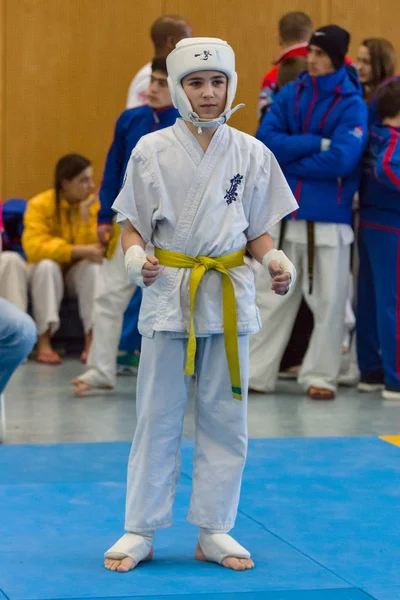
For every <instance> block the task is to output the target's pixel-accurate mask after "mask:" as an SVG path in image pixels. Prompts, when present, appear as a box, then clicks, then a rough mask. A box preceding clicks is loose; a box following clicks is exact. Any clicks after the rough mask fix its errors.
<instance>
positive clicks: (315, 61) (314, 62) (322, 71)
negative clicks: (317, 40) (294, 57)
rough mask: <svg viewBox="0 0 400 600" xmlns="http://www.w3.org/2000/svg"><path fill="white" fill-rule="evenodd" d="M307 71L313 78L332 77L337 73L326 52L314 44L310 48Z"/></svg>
mask: <svg viewBox="0 0 400 600" xmlns="http://www.w3.org/2000/svg"><path fill="white" fill-rule="evenodd" d="M307 69H308V72H309V74H310V75H311V77H319V76H321V75H331V73H334V72H335V67H334V66H333V63H332V61H331V59H330V58H329V56H328V55H327V54H326V52H324V51H323V50H321V48H318V46H314V45H313V44H311V45H310V46H308V54H307Z"/></svg>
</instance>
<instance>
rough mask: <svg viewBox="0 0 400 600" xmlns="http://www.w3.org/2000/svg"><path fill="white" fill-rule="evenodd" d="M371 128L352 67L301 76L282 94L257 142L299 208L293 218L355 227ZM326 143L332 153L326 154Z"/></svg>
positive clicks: (327, 151)
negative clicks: (362, 162)
mask: <svg viewBox="0 0 400 600" xmlns="http://www.w3.org/2000/svg"><path fill="white" fill-rule="evenodd" d="M367 122H368V110H367V106H366V104H365V102H364V100H363V98H362V91H361V86H360V83H359V81H358V76H357V74H356V72H355V70H354V69H353V68H352V67H346V66H344V67H342V68H340V69H339V70H338V71H336V72H335V73H333V74H332V75H325V76H321V77H311V76H310V75H309V74H308V73H307V72H303V73H300V75H299V76H298V78H297V79H296V81H295V82H293V83H289V84H288V85H286V86H285V87H284V88H283V89H282V90H281V91H280V92H279V94H278V95H277V97H276V100H275V102H274V103H273V104H272V107H271V109H270V111H269V112H268V113H267V114H266V115H265V118H264V120H263V121H262V123H261V125H260V128H259V130H258V132H257V138H258V139H259V140H261V141H262V142H264V144H265V145H266V146H268V148H270V150H272V152H273V153H274V154H275V156H276V158H277V160H278V162H279V164H280V166H281V168H282V170H283V172H284V174H285V176H286V179H287V181H288V183H289V185H290V187H291V189H292V192H293V193H294V195H295V197H296V200H297V202H298V203H299V209H298V211H296V213H294V214H293V215H292V218H296V219H304V220H307V221H316V222H326V223H348V224H350V223H351V216H352V200H353V196H354V193H355V192H356V191H357V189H358V185H359V179H360V172H361V168H360V160H361V156H362V153H363V149H364V146H365V143H366V141H367V131H368V126H367ZM323 138H328V139H330V140H331V146H330V148H329V150H326V151H321V142H322V139H323Z"/></svg>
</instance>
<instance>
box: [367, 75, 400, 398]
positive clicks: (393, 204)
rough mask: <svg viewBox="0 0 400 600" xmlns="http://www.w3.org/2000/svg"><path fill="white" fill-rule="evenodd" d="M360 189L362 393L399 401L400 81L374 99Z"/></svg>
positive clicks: (384, 86)
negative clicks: (374, 120)
mask: <svg viewBox="0 0 400 600" xmlns="http://www.w3.org/2000/svg"><path fill="white" fill-rule="evenodd" d="M376 109H377V114H378V117H379V120H378V122H377V123H376V124H375V125H373V126H372V128H371V130H370V138H369V144H368V150H367V152H366V156H365V159H364V163H363V167H364V168H363V177H362V182H361V187H360V229H359V236H358V243H359V253H360V267H359V275H358V307H357V326H356V327H357V355H358V364H359V368H360V372H361V380H360V383H359V385H358V389H359V390H360V391H361V392H371V391H377V390H380V389H383V392H382V395H383V397H384V398H386V399H388V400H400V78H397V79H394V80H392V81H389V82H388V83H386V84H385V85H383V86H381V87H380V88H379V90H378V92H377V95H376Z"/></svg>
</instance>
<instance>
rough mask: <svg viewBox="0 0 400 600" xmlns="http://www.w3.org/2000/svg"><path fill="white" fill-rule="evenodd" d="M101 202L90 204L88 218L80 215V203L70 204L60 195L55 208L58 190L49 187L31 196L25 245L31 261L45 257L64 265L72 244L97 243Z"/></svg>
mask: <svg viewBox="0 0 400 600" xmlns="http://www.w3.org/2000/svg"><path fill="white" fill-rule="evenodd" d="M99 208H100V202H99V201H98V200H97V201H96V202H94V203H93V204H92V206H91V207H90V217H89V221H88V222H85V221H83V220H82V219H81V216H80V209H79V204H74V205H70V204H69V203H68V202H67V201H66V200H65V199H64V198H62V197H61V199H60V206H59V210H58V211H57V209H56V194H55V190H54V189H51V190H47V192H42V193H41V194H38V195H37V196H35V197H34V198H32V199H31V200H29V202H28V205H27V208H26V211H25V215H24V232H23V234H22V246H23V248H24V251H25V254H26V257H27V259H28V262H30V263H37V262H39V261H41V260H44V259H46V258H48V259H51V260H54V261H55V262H57V263H60V264H62V265H68V264H69V263H70V262H71V253H72V247H73V246H78V245H85V244H95V243H96V242H97V241H98V239H97V213H98V211H99Z"/></svg>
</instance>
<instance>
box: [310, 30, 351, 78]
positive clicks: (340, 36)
mask: <svg viewBox="0 0 400 600" xmlns="http://www.w3.org/2000/svg"><path fill="white" fill-rule="evenodd" d="M311 44H312V45H313V46H318V48H321V50H323V51H324V52H326V54H327V55H328V56H329V58H330V59H331V61H332V64H333V66H334V67H335V69H336V70H338V69H340V67H341V66H342V65H343V63H344V59H345V56H346V54H347V51H348V49H349V44H350V34H349V33H348V32H347V31H346V30H345V29H342V27H339V26H338V25H326V27H320V28H319V29H317V31H315V32H314V33H313V35H312V37H311V40H310V42H309V45H311Z"/></svg>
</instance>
